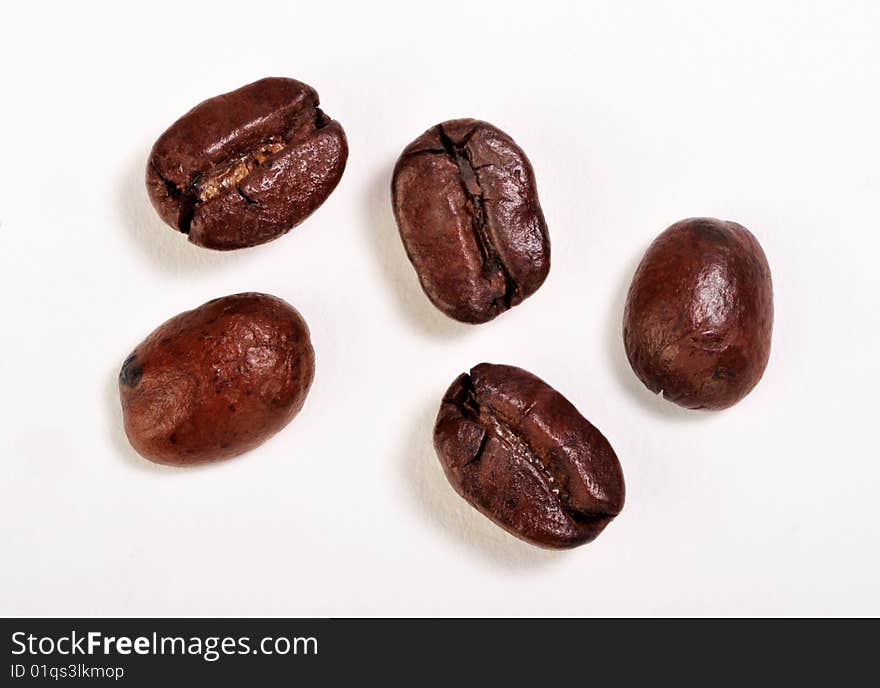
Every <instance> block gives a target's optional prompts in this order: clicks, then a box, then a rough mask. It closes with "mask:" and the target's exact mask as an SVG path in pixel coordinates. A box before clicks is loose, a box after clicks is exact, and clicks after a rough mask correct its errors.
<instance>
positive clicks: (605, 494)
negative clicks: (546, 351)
mask: <svg viewBox="0 0 880 688" xmlns="http://www.w3.org/2000/svg"><path fill="white" fill-rule="evenodd" d="M434 447H435V449H436V450H437V454H438V456H439V457H440V462H441V464H442V465H443V470H444V471H445V472H446V477H447V478H448V479H449V482H450V483H452V486H453V487H454V488H455V490H456V492H458V493H459V494H460V495H461V496H462V497H464V499H465V500H467V501H468V502H469V503H470V504H471V505H472V506H474V507H475V508H477V509H478V510H479V511H480V512H482V513H483V514H484V515H485V516H487V517H488V518H490V519H491V520H492V521H494V522H495V523H497V524H498V525H499V526H501V527H502V528H504V529H505V530H507V531H509V532H510V533H512V534H513V535H516V536H517V537H520V538H522V539H523V540H526V541H527V542H531V543H532V544H534V545H538V546H541V547H548V548H553V549H565V548H570V547H576V546H578V545H582V544H584V543H587V542H590V541H591V540H593V539H594V538H595V537H596V536H597V535H598V534H599V533H601V532H602V530H603V529H604V528H605V526H607V525H608V523H610V522H611V520H612V519H613V518H614V517H615V516H616V515H617V514H618V513H620V510H621V509H622V508H623V502H624V492H625V488H624V482H623V472H622V470H621V468H620V463H619V462H618V460H617V456H616V455H615V453H614V450H613V449H612V448H611V445H610V444H609V443H608V440H606V439H605V437H604V436H603V435H602V433H601V432H599V431H598V430H597V429H596V428H595V427H593V425H592V424H591V423H590V422H589V421H588V420H587V419H586V418H584V417H583V416H582V415H581V414H580V413H578V411H577V409H575V407H574V406H572V405H571V403H569V401H568V400H567V399H566V398H565V397H563V396H562V395H561V394H560V393H559V392H557V391H556V390H555V389H553V388H552V387H550V386H549V385H548V384H547V383H546V382H544V381H543V380H540V379H539V378H537V377H535V376H534V375H532V374H531V373H528V372H526V371H525V370H522V369H521V368H516V367H514V366H508V365H492V364H489V363H481V364H480V365H478V366H476V367H475V368H473V369H472V370H471V371H470V373H469V374H464V375H460V376H459V377H458V378H457V379H456V380H455V381H454V382H453V383H452V385H451V386H450V387H449V389H448V390H447V392H446V395H445V396H444V397H443V402H442V404H441V405H440V413H439V414H438V416H437V423H436V425H435V426H434Z"/></svg>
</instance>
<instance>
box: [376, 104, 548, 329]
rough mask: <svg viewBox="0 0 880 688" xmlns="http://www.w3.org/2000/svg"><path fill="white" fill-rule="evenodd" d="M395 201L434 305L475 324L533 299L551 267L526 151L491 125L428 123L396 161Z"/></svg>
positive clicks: (407, 243) (462, 121)
mask: <svg viewBox="0 0 880 688" xmlns="http://www.w3.org/2000/svg"><path fill="white" fill-rule="evenodd" d="M392 204H393V207H394V216H395V218H396V219H397V226H398V228H399V230H400V236H401V238H402V239H403V244H404V246H405V247H406V252H407V255H409V259H410V261H411V262H412V264H413V266H414V267H415V269H416V273H417V274H418V276H419V280H420V281H421V283H422V288H423V289H424V290H425V293H426V294H427V295H428V298H429V299H431V302H432V303H433V304H434V305H435V306H437V308H439V309H440V310H441V311H443V312H444V313H445V314H446V315H448V316H449V317H451V318H455V319H456V320H461V321H462V322H468V323H482V322H486V321H488V320H491V319H492V318H494V317H495V316H497V315H498V314H500V313H503V312H504V311H506V310H508V309H509V308H512V307H513V306H516V305H517V304H518V303H520V302H522V300H523V299H525V298H526V297H528V296H531V295H532V294H533V293H534V292H535V291H536V290H537V289H538V287H540V286H541V284H542V283H543V282H544V279H545V278H546V277H547V273H548V272H549V270H550V239H549V237H548V236H547V225H546V223H545V222H544V215H543V213H542V212H541V205H540V204H539V203H538V191H537V188H536V185H535V175H534V172H532V166H531V164H530V163H529V160H528V158H526V154H525V153H523V151H522V149H521V148H520V147H519V146H517V145H516V144H515V143H514V142H513V139H511V138H510V137H509V136H508V135H507V134H505V133H504V132H503V131H500V130H499V129H496V128H495V127H493V126H492V125H491V124H488V123H486V122H480V121H478V120H473V119H456V120H450V121H448V122H443V123H442V124H438V125H437V126H435V127H432V128H431V129H429V130H428V131H426V132H425V133H424V134H422V135H421V136H420V137H419V138H417V139H416V140H415V141H413V142H412V143H411V144H409V145H408V146H407V147H406V148H405V149H404V151H403V153H402V154H401V156H400V159H399V160H398V161H397V165H396V167H395V168H394V178H393V180H392Z"/></svg>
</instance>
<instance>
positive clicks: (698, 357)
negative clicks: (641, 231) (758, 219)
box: [623, 217, 773, 409]
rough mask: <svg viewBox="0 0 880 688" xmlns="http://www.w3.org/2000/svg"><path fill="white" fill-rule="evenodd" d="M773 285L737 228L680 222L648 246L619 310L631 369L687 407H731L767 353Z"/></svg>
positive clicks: (754, 245) (757, 250)
mask: <svg viewBox="0 0 880 688" xmlns="http://www.w3.org/2000/svg"><path fill="white" fill-rule="evenodd" d="M772 330H773V284H772V282H771V279H770V266H769V265H767V258H766V257H765V256H764V251H763V250H762V249H761V246H760V244H758V241H757V239H755V237H754V236H752V234H751V232H749V231H748V230H747V229H746V228H745V227H743V226H742V225H738V224H737V223H735V222H724V221H722V220H715V219H712V218H705V217H701V218H691V219H689V220H682V221H681V222H678V223H676V224H674V225H672V226H671V227H670V228H669V229H667V230H666V231H664V232H663V233H662V234H661V235H660V236H658V237H657V239H655V240H654V243H652V244H651V246H650V247H649V248H648V251H647V252H646V253H645V256H644V258H642V262H641V263H640V264H639V267H638V269H637V270H636V274H635V276H634V277H633V281H632V284H631V285H630V288H629V294H628V296H627V300H626V311H625V313H624V316H623V341H624V345H625V347H626V355H627V357H628V358H629V362H630V365H632V369H633V370H634V371H635V373H636V375H637V376H638V377H639V379H640V380H641V381H642V382H643V383H644V384H645V386H646V387H647V388H648V389H650V390H651V391H652V392H654V393H655V394H657V393H660V394H662V395H663V397H664V398H666V399H669V400H670V401H672V402H675V403H676V404H678V405H680V406H684V407H686V408H691V409H723V408H727V407H728V406H732V405H733V404H735V403H736V402H738V401H739V400H740V399H742V398H743V397H744V396H745V395H746V394H748V393H749V392H750V391H751V390H752V388H753V387H754V386H755V385H756V384H758V381H759V380H760V379H761V376H762V375H763V374H764V369H765V368H766V367H767V360H768V358H769V357H770V337H771V334H772Z"/></svg>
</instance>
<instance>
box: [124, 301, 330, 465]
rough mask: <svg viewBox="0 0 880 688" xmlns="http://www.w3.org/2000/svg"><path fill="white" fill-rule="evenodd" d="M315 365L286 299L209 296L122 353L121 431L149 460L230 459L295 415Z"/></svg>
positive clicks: (303, 328)
mask: <svg viewBox="0 0 880 688" xmlns="http://www.w3.org/2000/svg"><path fill="white" fill-rule="evenodd" d="M314 372H315V354H314V351H313V350H312V344H311V341H310V339H309V329H308V327H307V326H306V323H305V321H304V320H303V319H302V317H301V316H300V314H299V313H298V312H297V311H296V309H294V308H293V307H292V306H290V305H289V304H287V303H285V302H284V301H282V300H281V299H278V298H276V297H274V296H269V295H267V294H253V293H252V294H236V295H234V296H225V297H223V298H219V299H214V300H213V301H208V303H206V304H203V305H201V306H199V307H198V308H196V309H194V310H191V311H187V312H185V313H181V314H180V315H177V316H175V317H173V318H171V320H169V321H167V322H166V323H164V324H163V325H160V326H159V327H158V328H156V329H155V330H154V331H153V333H152V334H150V336H149V337H147V338H146V339H145V340H144V341H143V342H141V343H140V344H139V345H138V346H137V348H135V350H134V351H133V352H132V354H131V355H130V356H129V357H128V358H127V359H126V360H125V363H124V364H123V366H122V371H121V372H120V374H119V394H120V397H121V399H122V410H123V415H124V420H125V432H126V434H127V435H128V439H129V441H130V442H131V445H132V446H133V447H134V448H135V449H136V450H137V451H138V452H139V453H140V454H141V455H142V456H144V457H145V458H147V459H149V460H150V461H155V462H156V463H164V464H170V465H191V464H197V463H205V462H208V461H216V460H219V459H226V458H229V457H232V456H237V455H238V454H241V453H243V452H246V451H248V450H249V449H253V448H254V447H256V446H258V445H260V444H262V443H263V442H264V441H265V440H266V439H268V438H269V437H271V436H272V435H274V434H275V433H276V432H278V431H279V430H281V429H282V428H283V427H284V426H285V425H287V424H288V423H289V422H290V421H291V420H292V419H293V417H294V416H295V415H296V414H297V413H298V412H299V410H300V408H302V405H303V402H304V401H305V398H306V395H307V394H308V391H309V387H310V386H311V384H312V378H313V377H314Z"/></svg>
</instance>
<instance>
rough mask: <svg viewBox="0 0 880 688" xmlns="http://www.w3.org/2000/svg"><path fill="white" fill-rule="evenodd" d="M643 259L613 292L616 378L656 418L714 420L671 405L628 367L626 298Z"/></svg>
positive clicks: (611, 348) (611, 350)
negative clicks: (625, 339)
mask: <svg viewBox="0 0 880 688" xmlns="http://www.w3.org/2000/svg"><path fill="white" fill-rule="evenodd" d="M641 259H642V256H641V254H639V255H638V256H637V257H635V258H634V259H633V260H631V261H630V262H629V264H628V265H627V267H626V269H624V270H623V271H622V272H621V275H620V277H619V278H618V280H617V283H618V285H619V287H618V289H617V290H616V291H615V292H614V299H613V300H612V305H611V309H610V312H609V315H608V326H607V335H606V336H607V338H608V339H607V341H608V358H609V362H610V364H611V367H612V369H613V370H614V374H615V377H617V380H618V381H619V382H620V384H621V386H622V387H623V388H624V389H625V390H626V391H627V393H628V394H629V395H630V396H631V397H632V398H633V399H635V400H636V401H637V402H638V404H639V405H640V406H641V407H642V408H644V409H645V410H646V411H648V412H649V413H651V414H653V415H655V416H658V417H660V418H663V419H665V420H672V421H675V422H693V421H699V420H704V419H706V418H709V417H711V416H712V414H711V412H708V411H694V410H690V409H686V408H682V407H681V406H678V405H677V404H673V403H672V402H671V401H667V400H666V399H664V398H663V397H662V395H660V394H654V393H653V392H652V391H651V390H649V389H648V388H647V387H645V386H644V385H643V384H642V381H641V380H639V378H638V377H636V374H635V373H634V372H633V369H632V367H631V366H630V364H629V359H627V357H626V350H625V349H624V346H623V311H624V308H625V307H626V294H627V291H628V290H629V285H630V282H632V278H633V275H634V274H635V272H636V268H637V267H638V265H639V262H640V261H641Z"/></svg>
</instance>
